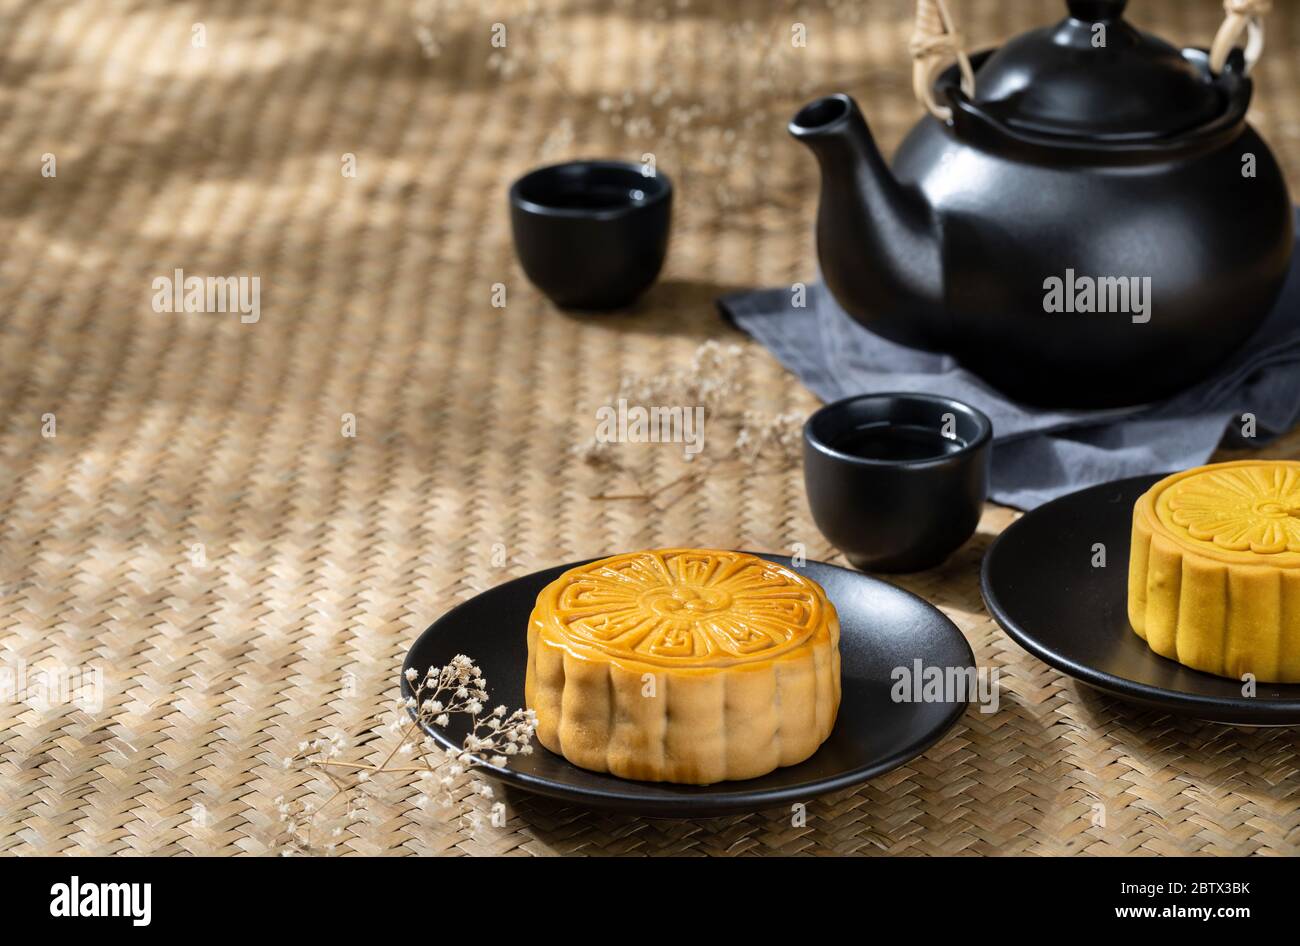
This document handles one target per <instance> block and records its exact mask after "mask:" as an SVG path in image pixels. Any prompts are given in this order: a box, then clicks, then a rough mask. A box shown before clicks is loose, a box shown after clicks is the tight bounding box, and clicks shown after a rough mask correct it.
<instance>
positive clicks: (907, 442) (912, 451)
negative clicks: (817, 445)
mask: <svg viewBox="0 0 1300 946" xmlns="http://www.w3.org/2000/svg"><path fill="white" fill-rule="evenodd" d="M831 446H832V447H834V448H835V449H836V450H838V451H839V452H840V453H847V454H849V455H850V456H854V457H861V458H862V459H864V460H895V461H898V460H904V461H905V460H935V459H938V458H939V457H946V456H949V455H951V454H954V453H956V452H957V451H958V450H961V449H962V448H963V447H965V446H966V441H964V440H950V439H948V438H947V437H945V436H944V435H943V434H941V433H940V432H939V431H937V430H935V429H934V428H932V427H914V426H911V425H908V424H869V425H867V426H866V427H859V428H857V429H856V430H851V431H849V432H848V433H846V434H844V435H843V436H841V437H839V438H837V439H836V440H835V442H834V443H832V444H831Z"/></svg>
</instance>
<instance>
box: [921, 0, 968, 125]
mask: <svg viewBox="0 0 1300 946" xmlns="http://www.w3.org/2000/svg"><path fill="white" fill-rule="evenodd" d="M909 48H910V50H911V53H912V91H913V93H914V94H915V95H916V99H917V101H918V102H920V103H921V104H922V105H924V106H925V109H926V111H928V112H929V113H930V114H931V115H933V116H934V117H935V118H937V119H939V121H941V122H949V121H951V120H952V109H950V108H949V107H948V106H946V105H940V104H939V103H938V102H937V101H935V98H934V80H935V77H936V76H938V74H939V72H940V70H942V69H944V68H945V67H946V66H947V65H948V63H949V62H950V61H951V60H952V58H953V57H954V56H955V57H956V58H957V65H958V67H959V68H960V69H961V90H962V91H963V92H965V93H966V95H967V96H968V97H970V96H974V95H975V70H974V69H972V68H971V64H970V57H968V56H967V55H966V41H965V39H964V38H963V37H962V35H961V33H960V32H958V30H957V27H956V25H955V23H954V22H953V18H952V15H951V14H950V13H949V12H948V5H947V3H945V2H944V0H916V29H915V31H914V32H913V33H912V41H911V43H910V44H909Z"/></svg>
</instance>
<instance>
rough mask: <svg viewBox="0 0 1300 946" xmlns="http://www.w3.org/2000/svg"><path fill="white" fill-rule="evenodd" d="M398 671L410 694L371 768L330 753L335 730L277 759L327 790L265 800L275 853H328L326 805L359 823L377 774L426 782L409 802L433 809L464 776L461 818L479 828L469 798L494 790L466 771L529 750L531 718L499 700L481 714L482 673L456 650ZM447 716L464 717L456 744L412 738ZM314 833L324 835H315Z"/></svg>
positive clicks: (443, 805) (331, 832) (339, 737)
mask: <svg viewBox="0 0 1300 946" xmlns="http://www.w3.org/2000/svg"><path fill="white" fill-rule="evenodd" d="M403 676H404V677H405V679H406V680H407V682H408V683H410V684H412V685H413V686H414V693H413V695H412V696H410V697H408V698H406V699H404V700H399V701H397V708H398V709H399V710H400V711H401V712H402V713H403V714H406V715H399V716H398V717H397V718H396V719H394V720H393V721H392V723H390V724H389V726H388V727H387V728H388V729H389V731H392V732H400V733H401V737H400V739H399V740H398V743H397V745H396V746H394V747H393V749H392V750H391V751H390V752H389V753H388V754H387V756H386V757H385V758H384V760H383V761H382V762H380V763H379V764H378V765H371V764H367V763H359V762H357V763H351V762H342V761H339V760H338V756H339V755H340V754H341V751H342V749H343V747H345V746H346V745H347V737H346V736H345V735H344V734H343V733H340V732H336V733H334V734H332V735H330V736H319V737H317V738H315V739H312V740H309V741H306V740H305V741H303V742H301V743H299V744H298V752H297V754H296V755H294V756H290V757H288V758H286V759H285V760H284V761H285V765H286V766H287V767H291V766H293V765H294V764H295V763H302V764H304V765H306V766H308V767H310V768H311V769H312V770H313V771H316V772H319V773H321V774H323V775H324V776H325V777H326V778H327V779H328V780H329V781H330V783H331V784H332V786H333V793H332V794H331V795H329V796H328V797H327V798H325V800H324V801H323V802H321V803H320V804H319V805H318V804H317V802H316V801H315V800H314V799H311V798H307V799H302V800H299V801H286V800H285V798H284V796H282V795H281V796H277V797H276V798H275V800H274V801H273V802H272V804H273V805H275V807H276V811H277V814H278V815H279V822H280V823H281V824H282V825H283V842H282V843H283V850H282V852H281V853H284V854H310V853H330V852H332V851H333V850H335V848H336V846H337V839H339V838H342V837H343V836H344V828H343V827H342V826H341V825H333V826H326V825H324V824H323V816H324V815H325V813H326V810H327V809H330V808H332V807H334V806H335V804H336V801H337V800H338V799H344V800H345V801H346V808H345V811H344V813H343V819H344V821H345V822H347V823H351V822H353V821H364V820H365V813H364V811H363V810H362V807H361V806H362V805H363V804H364V802H365V799H366V798H367V797H374V796H373V790H370V789H368V786H369V785H370V783H372V781H373V777H374V776H376V775H380V774H397V773H407V774H410V773H413V774H415V776H416V781H417V783H419V784H420V785H421V786H422V787H426V788H425V790H424V791H421V792H420V793H419V794H417V795H416V797H415V799H414V802H413V804H414V806H415V807H416V808H417V809H421V810H423V809H425V808H428V807H431V802H432V805H433V806H436V807H437V808H440V809H447V808H451V807H452V806H453V805H454V804H455V803H456V797H457V793H458V791H459V788H460V786H461V785H462V783H463V782H464V781H465V780H466V778H469V779H470V793H469V795H468V796H467V799H471V800H467V801H466V802H465V804H467V805H469V807H467V808H465V809H464V810H462V812H461V823H462V825H463V826H465V827H467V828H468V829H469V830H471V831H476V830H478V829H479V828H480V827H481V826H482V824H483V818H482V816H481V814H480V813H479V812H478V811H477V809H475V808H474V807H473V802H472V799H474V798H482V799H491V798H493V797H494V794H493V790H492V788H491V786H490V785H488V784H487V783H486V782H484V781H482V780H481V779H479V778H477V777H475V776H474V775H473V773H474V772H475V770H476V769H477V768H478V767H479V766H484V765H486V766H493V767H496V768H503V767H505V766H506V765H507V764H508V763H509V756H512V755H528V754H530V753H531V751H532V745H531V743H532V738H533V734H534V733H535V731H536V729H537V715H536V714H535V713H534V712H533V711H532V710H523V709H517V710H515V711H514V712H513V713H512V712H510V711H509V710H508V709H507V708H506V707H505V706H504V705H499V706H496V707H495V708H493V709H492V710H490V711H487V712H486V714H485V707H486V706H487V699H488V693H487V680H486V678H485V677H484V675H483V671H482V670H481V669H480V668H479V667H478V666H476V665H475V663H474V662H473V661H472V660H471V659H470V658H469V657H466V656H465V655H464V654H458V655H456V656H455V657H454V658H453V659H452V661H451V662H450V663H448V664H446V665H445V666H442V667H430V668H429V669H428V671H427V672H426V673H425V674H424V675H423V678H421V676H420V674H419V673H418V672H416V671H414V670H412V669H408V670H407V671H406V672H405V673H404V674H403ZM417 680H419V681H420V682H419V683H418V684H417V683H416V681H417ZM453 714H459V715H463V716H466V717H468V722H469V730H468V732H467V733H466V735H465V738H464V741H463V743H462V746H461V748H460V749H458V750H457V749H449V750H446V751H444V750H442V749H440V748H439V746H438V744H437V743H436V742H435V741H434V740H433V739H432V738H431V737H430V736H428V735H424V736H421V735H420V731H421V729H422V727H424V726H427V725H430V724H432V725H434V726H438V727H445V726H447V725H448V724H449V723H450V722H451V717H452V715H453ZM412 717H413V718H412ZM429 788H433V789H434V790H432V791H430V790H428V789H429ZM321 833H324V836H325V838H326V839H327V840H325V841H323V842H320V841H318V840H317V835H319V834H321Z"/></svg>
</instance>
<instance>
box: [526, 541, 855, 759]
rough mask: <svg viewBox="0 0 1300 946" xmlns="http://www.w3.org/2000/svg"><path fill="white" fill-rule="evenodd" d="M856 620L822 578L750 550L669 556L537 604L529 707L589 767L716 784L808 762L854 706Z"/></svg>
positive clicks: (559, 748)
mask: <svg viewBox="0 0 1300 946" xmlns="http://www.w3.org/2000/svg"><path fill="white" fill-rule="evenodd" d="M839 640H840V625H839V618H838V616H837V615H836V613H835V606H834V605H832V604H831V602H830V601H829V600H828V599H827V597H826V593H825V592H824V591H823V590H822V588H821V586H820V585H818V584H817V583H816V582H815V581H813V580H811V579H809V578H806V577H804V576H803V575H800V574H799V573H798V572H797V570H795V569H791V568H784V567H782V566H780V565H776V564H773V563H772V562H768V561H765V560H763V559H760V558H757V557H755V556H753V555H746V554H744V553H741V552H719V551H711V550H707V549H660V550H657V551H647V552H634V553H631V554H627V555H615V556H613V557H612V558H606V559H602V560H600V561H598V562H592V563H591V564H589V565H582V566H579V567H577V568H573V569H570V570H569V571H567V572H565V573H564V574H563V575H561V576H560V577H559V578H557V579H555V581H553V582H551V583H550V584H549V585H547V586H546V587H545V588H544V589H542V592H541V594H539V595H538V596H537V604H536V607H534V609H533V613H532V616H531V618H530V620H529V624H528V672H527V679H526V681H525V698H526V700H527V703H528V706H529V707H530V708H531V709H533V710H535V711H536V713H537V738H538V740H539V741H540V742H541V743H542V745H543V746H545V747H546V748H547V749H549V750H551V751H552V752H555V753H558V754H560V755H562V756H564V757H565V758H566V759H568V760H569V761H570V762H572V763H573V764H574V765H577V766H581V767H582V768H585V769H591V770H593V771H597V772H610V773H612V774H614V775H617V776H620V777H622V778H630V779H642V780H646V781H655V782H683V783H688V784H695V785H707V784H710V783H713V782H721V781H724V780H727V779H746V778H754V777H755V776H759V775H764V774H766V773H768V772H770V771H772V770H773V769H775V768H777V767H778V766H782V765H794V764H795V763H797V762H802V761H803V760H804V759H806V758H808V757H809V756H810V755H812V754H813V753H814V752H816V751H817V747H818V746H820V745H821V744H822V742H823V741H825V739H826V737H827V736H828V735H830V731H831V727H832V726H834V725H835V714H836V713H837V712H838V710H839V705H840V651H839Z"/></svg>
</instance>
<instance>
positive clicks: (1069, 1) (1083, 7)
mask: <svg viewBox="0 0 1300 946" xmlns="http://www.w3.org/2000/svg"><path fill="white" fill-rule="evenodd" d="M1066 6H1068V7H1069V8H1070V16H1072V17H1074V18H1075V19H1076V20H1086V21H1088V22H1096V21H1098V20H1118V19H1119V18H1120V17H1121V16H1123V15H1124V8H1125V7H1126V6H1128V0H1066Z"/></svg>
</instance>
